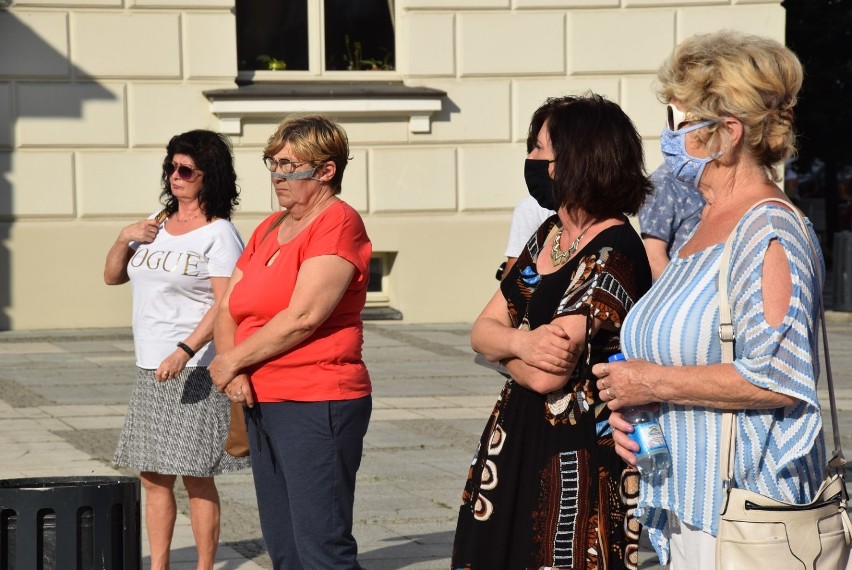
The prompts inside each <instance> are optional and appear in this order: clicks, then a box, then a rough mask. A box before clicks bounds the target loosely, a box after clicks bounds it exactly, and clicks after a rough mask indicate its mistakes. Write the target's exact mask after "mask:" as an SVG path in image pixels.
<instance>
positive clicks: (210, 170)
mask: <svg viewBox="0 0 852 570" xmlns="http://www.w3.org/2000/svg"><path fill="white" fill-rule="evenodd" d="M176 154H185V155H187V156H190V157H192V160H193V161H194V162H195V167H196V168H197V169H198V170H200V171H202V172H203V173H204V176H203V177H202V179H201V183H202V186H201V192H200V193H199V194H198V203H199V204H200V205H201V210H202V211H203V212H204V215H205V216H206V217H207V220H208V221H210V220H212V219H213V218H214V217H215V218H222V219H225V220H230V219H231V214H232V213H233V211H234V208H235V207H236V206H237V204H239V202H240V198H239V195H240V189H239V187H238V186H237V173H236V172H235V171H234V157H233V155H232V154H231V143H230V141H229V140H228V138H227V137H226V136H225V135H222V134H219V133H214V132H213V131H206V130H201V129H199V130H195V131H189V132H186V133H182V134H179V135H175V136H173V137H172V139H171V140H170V141H169V144H168V145H167V146H166V158H164V159H163V175H162V179H161V186H162V188H163V191H162V192H161V193H160V203H161V204H163V206H165V208H166V210H167V211H168V212H169V214H173V213H175V212H176V211H177V209H178V202H177V198H175V196H174V194H172V190H171V185H170V184H169V175H168V174H166V166H168V165H170V164H171V163H172V160H173V159H174V156H175V155H176Z"/></svg>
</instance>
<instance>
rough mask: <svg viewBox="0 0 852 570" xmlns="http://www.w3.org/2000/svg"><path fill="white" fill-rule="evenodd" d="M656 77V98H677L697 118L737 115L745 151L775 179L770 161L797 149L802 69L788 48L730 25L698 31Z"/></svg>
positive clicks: (786, 156) (673, 54) (682, 44)
mask: <svg viewBox="0 0 852 570" xmlns="http://www.w3.org/2000/svg"><path fill="white" fill-rule="evenodd" d="M657 78H658V79H659V82H660V86H659V90H658V95H659V98H660V99H661V100H662V101H663V102H665V103H668V102H670V101H672V100H678V101H680V102H681V103H682V104H683V106H684V107H685V108H684V110H685V111H688V112H689V113H690V115H691V116H693V117H695V118H696V119H718V118H721V117H735V118H736V119H738V120H739V121H740V122H741V123H742V124H743V129H744V134H743V143H744V145H743V146H744V148H745V150H746V151H747V152H748V153H749V154H750V155H751V156H753V157H754V158H755V160H757V162H758V163H759V164H761V165H762V166H763V167H764V168H765V169H766V170H767V174H768V175H769V176H770V177H772V178H773V179H776V181H777V177H778V174H777V173H776V172H775V171H774V170H773V165H775V164H777V163H779V162H782V161H783V160H784V159H786V158H788V157H790V156H792V155H793V154H794V153H795V143H796V141H795V133H794V132H793V106H794V105H795V104H796V98H797V96H798V93H799V89H801V87H802V78H803V71H802V64H801V63H800V62H799V59H798V58H797V57H796V55H795V54H794V53H793V52H792V51H790V50H789V49H788V48H787V47H785V46H783V45H782V44H780V43H778V42H777V41H775V40H772V39H769V38H763V37H759V36H753V35H748V34H744V33H742V32H736V31H732V30H722V31H719V32H715V33H712V34H701V35H697V36H693V37H691V38H687V39H686V40H684V41H683V42H682V43H681V44H680V45H678V46H677V47H676V48H675V50H674V52H672V54H671V55H670V56H669V57H668V59H666V61H665V62H664V63H663V65H662V67H660V70H659V72H658V73H657ZM714 137H715V134H713V135H711V136H710V137H709V139H713V138H714ZM709 139H708V140H709Z"/></svg>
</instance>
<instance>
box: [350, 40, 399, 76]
mask: <svg viewBox="0 0 852 570" xmlns="http://www.w3.org/2000/svg"><path fill="white" fill-rule="evenodd" d="M344 44H345V46H346V52H345V53H344V54H343V61H345V62H346V69H348V70H350V71H364V70H367V71H378V70H384V71H392V70H393V64H392V63H391V62H390V61H391V58H392V57H393V53H392V52H390V51H388V50H386V49H383V48H379V49H380V50H381V51H383V52H385V56H384V57H383V58H382V59H377V58H366V57H364V54H363V48H362V44H361V42H359V41H353V42H351V43H350V41H349V35H348V34H347V35H346V36H344Z"/></svg>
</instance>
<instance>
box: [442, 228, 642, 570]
mask: <svg viewBox="0 0 852 570" xmlns="http://www.w3.org/2000/svg"><path fill="white" fill-rule="evenodd" d="M555 224H559V221H558V218H557V217H556V216H553V217H551V218H550V219H548V220H547V221H545V223H544V224H543V225H542V226H541V227H540V228H539V229H538V231H537V233H536V235H535V236H533V237H532V238H531V239H530V241H529V242H528V243H527V246H526V248H525V250H524V252H523V253H522V254H521V256H520V257H519V258H518V261H517V263H516V264H515V266H514V267H513V268H512V270H511V271H510V273H509V275H508V276H507V277H506V279H505V280H504V281H503V283H502V285H501V288H502V291H503V295H504V296H505V297H506V300H507V303H508V307H509V314H510V316H511V319H512V323H513V325H514V326H516V327H521V328H526V327H529V328H530V329H534V328H535V327H538V326H540V325H542V324H546V323H549V322H551V321H552V320H553V319H555V318H556V317H560V316H564V315H585V316H586V318H587V322H588V326H587V327H586V330H587V333H586V349H585V352H584V354H583V355H581V357H580V361H579V363H578V364H577V367H576V369H575V370H574V372H573V373H572V375H571V378H570V380H569V381H568V383H567V384H566V385H565V386H564V387H563V388H562V389H560V390H557V391H554V392H551V393H549V394H546V395H542V394H538V393H536V392H533V391H531V390H528V389H526V388H524V387H522V386H520V385H519V384H517V383H515V382H514V381H513V380H511V379H510V380H509V381H507V382H506V385H505V387H504V388H503V391H502V392H501V394H500V399H499V400H498V401H497V405H496V406H495V407H494V411H493V412H492V414H491V418H490V419H489V421H488V424H487V426H486V428H485V432H484V433H483V434H482V439H481V440H480V443H479V447H478V449H477V451H476V454H475V456H474V458H473V462H472V464H471V467H470V471H469V474H468V480H467V484H466V485H465V489H464V493H463V494H462V507H461V509H460V511H459V518H458V526H457V528H456V536H455V544H454V545H453V557H452V569H453V570H456V569H466V570H501V569H505V570H529V569H534V570H539V569H553V570H563V569H564V570H568V569H570V570H604V569H606V570H611V569H621V568H636V567H637V564H638V539H639V526H638V523H637V522H636V520H635V519H633V518H632V509H633V506H632V505H633V504H634V503H635V499H636V496H637V494H638V487H639V484H638V475H637V473H636V472H635V471H634V470H632V469H627V470H626V469H625V464H624V462H623V461H622V460H621V459H620V458H619V457H618V456H617V455H616V453H615V449H614V446H613V441H612V437H611V435H609V427H608V424H607V422H606V420H607V418H608V416H609V413H608V410H607V408H606V406H605V405H604V404H603V403H601V402H600V401H599V399H598V390H597V388H596V386H595V378H594V376H592V373H591V368H592V365H593V364H596V363H598V362H604V361H606V359H607V357H608V356H609V355H611V354H613V353H616V352H619V331H620V326H621V323H622V322H623V320H624V317H625V315H626V314H627V311H629V310H630V309H631V308H632V307H633V305H634V304H635V303H636V301H637V300H638V299H639V297H640V296H642V295H643V294H644V293H645V292H646V291H647V290H648V288H649V287H650V286H651V271H650V268H649V266H648V259H647V257H646V255H645V249H644V247H643V245H642V240H641V239H640V238H639V236H638V235H637V233H636V231H635V230H634V229H633V228H632V227H631V226H630V224H628V223H625V224H621V225H617V226H613V227H610V228H607V229H605V230H603V231H602V232H600V233H599V234H598V235H597V236H595V237H594V238H593V239H592V240H591V241H590V242H588V243H587V244H586V245H585V247H583V248H582V249H581V250H580V251H579V252H578V253H577V254H576V255H575V256H574V257H573V258H571V259H570V260H568V262H567V263H566V264H565V265H563V266H562V267H560V268H559V269H558V270H556V271H555V272H554V273H551V274H548V275H539V274H538V272H537V271H536V267H535V262H536V259H537V258H538V253H539V250H540V249H541V246H542V244H543V243H544V242H545V240H546V239H547V236H548V234H549V232H550V231H551V229H553V226H554V225H555ZM593 318H597V319H600V320H601V321H603V322H604V323H605V326H603V327H601V329H600V330H599V332H598V333H597V334H596V335H595V336H594V337H593V338H590V331H591V328H590V327H591V323H592V319H593Z"/></svg>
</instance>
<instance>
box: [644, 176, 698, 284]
mask: <svg viewBox="0 0 852 570" xmlns="http://www.w3.org/2000/svg"><path fill="white" fill-rule="evenodd" d="M651 183H652V184H653V185H654V191H653V192H652V193H651V195H650V196H648V198H647V199H646V200H645V203H644V204H642V207H641V208H639V214H638V216H637V217H638V220H639V230H640V232H641V233H642V240H643V242H644V243H645V251H646V252H647V253H648V262H649V263H650V264H651V275H652V276H653V278H654V281H656V280H657V278H658V277H659V276H660V275H661V274H662V272H663V270H664V269H665V268H666V266H667V265H668V264H669V260H671V258H672V256H673V255H674V254H676V253H677V250H679V249H680V247H681V246H682V245H683V244H684V243H686V240H687V239H688V238H689V236H690V234H691V233H692V230H693V229H694V228H695V226H696V225H698V222H699V221H701V210H702V208H704V197H703V196H702V195H701V193H700V192H699V191H698V190H697V189H696V188H695V187H694V186H693V185H691V184H686V183H684V182H681V181H680V180H678V179H677V178H675V177H674V176H672V174H671V171H670V170H669V167H668V166H667V165H666V163H663V164H661V165H660V167H659V168H657V170H655V171H654V173H653V174H652V175H651Z"/></svg>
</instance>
